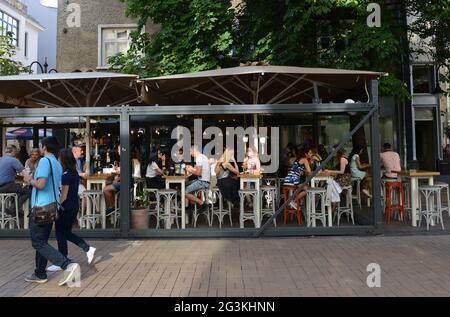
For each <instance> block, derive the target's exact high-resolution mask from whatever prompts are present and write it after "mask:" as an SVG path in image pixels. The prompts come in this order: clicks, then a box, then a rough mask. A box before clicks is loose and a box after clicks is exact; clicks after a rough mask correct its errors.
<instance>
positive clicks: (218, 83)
mask: <svg viewBox="0 0 450 317" xmlns="http://www.w3.org/2000/svg"><path fill="white" fill-rule="evenodd" d="M384 75H385V73H382V72H371V71H357V70H344V69H327V68H305V67H288V66H241V67H234V68H226V69H217V70H211V71H203V72H195V73H187V74H180V75H173V76H163V77H154V78H147V79H142V80H140V81H139V82H141V83H142V86H141V100H140V101H143V102H144V103H146V104H159V105H193V104H197V105H198V104H205V105H207V104H221V105H223V104H288V103H291V104H293V103H311V102H312V101H313V100H315V101H316V102H319V101H320V100H322V101H323V102H343V101H345V100H346V99H349V98H356V99H355V100H359V98H363V97H364V100H360V101H361V102H365V101H366V100H367V99H368V98H367V91H368V90H367V87H368V85H369V82H370V80H372V79H377V78H379V77H381V76H384Z"/></svg>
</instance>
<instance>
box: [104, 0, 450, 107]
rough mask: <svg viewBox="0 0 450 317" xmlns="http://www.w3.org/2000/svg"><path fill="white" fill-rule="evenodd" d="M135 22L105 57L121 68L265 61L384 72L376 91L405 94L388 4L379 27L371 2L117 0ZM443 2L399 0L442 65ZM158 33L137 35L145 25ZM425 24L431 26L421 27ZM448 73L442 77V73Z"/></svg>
mask: <svg viewBox="0 0 450 317" xmlns="http://www.w3.org/2000/svg"><path fill="white" fill-rule="evenodd" d="M121 1H123V2H126V4H127V14H128V15H130V16H131V17H134V18H136V19H137V20H138V21H139V30H138V31H137V32H136V33H135V34H134V36H133V45H132V47H131V49H130V51H129V52H128V53H127V54H126V55H119V56H116V57H113V58H111V60H110V63H111V64H112V65H113V66H114V67H118V68H119V69H120V70H121V71H122V72H130V73H137V74H140V75H142V76H146V77H147V76H156V75H168V74H175V73H184V72H192V71H202V70H208V69H215V68H220V67H230V66H236V65H239V63H247V62H249V61H259V62H263V63H267V64H272V65H290V66H305V67H328V68H345V69H359V70H361V69H362V70H373V71H383V72H387V73H389V76H387V77H385V78H382V79H381V80H380V90H381V94H382V95H394V96H396V97H398V98H399V99H405V98H408V97H409V95H408V91H407V87H406V85H405V84H404V83H403V81H402V80H401V78H402V72H401V69H402V65H401V61H402V58H401V57H402V56H407V54H408V53H409V51H408V50H409V48H408V46H407V45H406V43H402V41H401V38H402V36H404V35H405V34H406V29H405V28H404V27H402V25H401V20H400V19H399V18H398V16H397V12H396V11H395V10H394V9H393V7H392V1H388V0H380V1H377V3H378V4H380V6H381V12H382V15H381V18H382V21H381V27H380V28H370V27H368V26H367V16H368V14H369V13H368V12H367V5H368V4H369V3H371V2H373V1H371V0H320V1H319V0H242V1H241V3H240V4H239V5H238V7H237V8H236V9H234V8H231V1H230V0H217V1H211V0H121ZM449 2H450V0H406V5H407V6H408V8H409V12H410V13H411V14H415V15H416V16H418V17H419V19H418V20H417V21H416V23H415V24H413V28H414V29H415V30H416V31H417V33H418V34H419V36H420V37H422V38H426V37H429V36H431V35H436V36H435V37H433V44H435V45H436V47H437V50H436V52H435V54H434V55H433V56H434V57H435V60H436V61H437V62H438V63H439V64H440V65H447V66H448V65H449V56H450V45H449V37H450V29H449V25H450V12H449V11H450V9H449V8H450V5H449ZM435 17H437V18H435ZM150 21H151V22H153V23H155V24H157V25H159V26H160V31H159V33H157V34H155V35H153V36H150V35H149V34H147V33H141V30H142V27H143V26H144V25H146V24H147V23H148V22H150ZM428 24H430V25H431V27H428ZM447 76H448V75H447Z"/></svg>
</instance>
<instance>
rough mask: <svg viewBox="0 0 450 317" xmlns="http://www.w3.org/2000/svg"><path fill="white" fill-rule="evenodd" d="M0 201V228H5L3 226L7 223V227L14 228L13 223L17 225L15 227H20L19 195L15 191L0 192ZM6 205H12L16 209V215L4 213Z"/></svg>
mask: <svg viewBox="0 0 450 317" xmlns="http://www.w3.org/2000/svg"><path fill="white" fill-rule="evenodd" d="M0 202H1V205H2V218H1V220H2V222H1V228H2V229H5V226H6V225H7V224H9V229H13V228H14V223H16V225H17V229H20V221H19V195H17V194H15V193H6V194H0ZM8 205H13V206H14V209H15V210H16V215H15V216H13V215H9V214H7V213H6V209H7V208H8V207H9V206H8Z"/></svg>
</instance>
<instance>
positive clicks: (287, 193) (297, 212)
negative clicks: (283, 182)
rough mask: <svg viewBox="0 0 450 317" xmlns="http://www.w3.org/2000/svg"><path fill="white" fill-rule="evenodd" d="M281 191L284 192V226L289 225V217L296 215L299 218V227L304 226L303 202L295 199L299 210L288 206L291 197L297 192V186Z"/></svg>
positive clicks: (284, 188)
mask: <svg viewBox="0 0 450 317" xmlns="http://www.w3.org/2000/svg"><path fill="white" fill-rule="evenodd" d="M281 190H282V192H283V198H284V224H287V218H288V215H295V216H296V217H297V222H298V224H299V225H301V224H303V219H302V207H301V201H298V200H297V199H295V198H294V200H295V203H296V204H297V208H292V207H289V206H288V205H287V204H286V202H287V201H288V199H289V197H290V196H292V195H293V194H294V193H295V192H296V190H297V187H296V186H283V187H282V189H281Z"/></svg>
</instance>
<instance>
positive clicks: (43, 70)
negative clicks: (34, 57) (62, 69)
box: [28, 57, 58, 74]
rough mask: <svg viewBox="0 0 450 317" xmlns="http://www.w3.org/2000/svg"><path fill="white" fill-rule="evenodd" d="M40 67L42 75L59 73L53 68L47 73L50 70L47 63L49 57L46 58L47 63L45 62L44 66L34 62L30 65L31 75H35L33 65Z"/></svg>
mask: <svg viewBox="0 0 450 317" xmlns="http://www.w3.org/2000/svg"><path fill="white" fill-rule="evenodd" d="M35 64H36V65H38V66H39V68H40V69H41V74H50V73H52V72H53V73H57V72H58V71H57V70H56V69H54V68H52V69H50V70H49V71H47V70H48V63H47V57H46V58H45V62H44V65H42V64H41V63H40V62H39V61H34V62H32V63H31V64H30V66H28V67H29V68H30V74H32V73H33V69H32V67H33V65H35Z"/></svg>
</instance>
